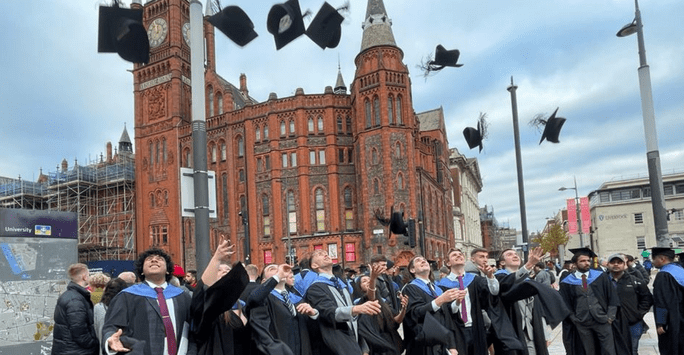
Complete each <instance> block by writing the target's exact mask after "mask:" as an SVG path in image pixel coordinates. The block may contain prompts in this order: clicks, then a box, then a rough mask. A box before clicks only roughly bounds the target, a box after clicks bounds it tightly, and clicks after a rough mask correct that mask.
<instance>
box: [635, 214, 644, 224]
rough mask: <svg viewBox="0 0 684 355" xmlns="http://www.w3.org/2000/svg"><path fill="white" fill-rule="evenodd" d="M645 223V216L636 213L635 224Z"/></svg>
mask: <svg viewBox="0 0 684 355" xmlns="http://www.w3.org/2000/svg"><path fill="white" fill-rule="evenodd" d="M643 223H644V214H643V213H635V214H634V224H643Z"/></svg>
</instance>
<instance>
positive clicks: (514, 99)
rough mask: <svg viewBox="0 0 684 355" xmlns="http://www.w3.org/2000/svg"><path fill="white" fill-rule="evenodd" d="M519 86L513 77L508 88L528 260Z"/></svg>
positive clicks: (523, 236) (522, 223) (521, 214)
mask: <svg viewBox="0 0 684 355" xmlns="http://www.w3.org/2000/svg"><path fill="white" fill-rule="evenodd" d="M517 89H518V87H517V86H516V85H515V84H513V77H511V85H510V86H509V87H508V88H506V90H508V92H510V93H511V108H512V111H513V138H514V140H515V142H514V143H515V165H516V167H517V171H518V199H519V200H520V227H521V228H522V243H523V245H524V246H523V253H524V255H525V260H527V255H528V248H529V246H528V245H527V241H528V235H527V212H526V210H525V185H524V181H523V170H522V153H521V152H520V130H519V129H518V100H517V97H516V90H517Z"/></svg>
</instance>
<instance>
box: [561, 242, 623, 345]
mask: <svg viewBox="0 0 684 355" xmlns="http://www.w3.org/2000/svg"><path fill="white" fill-rule="evenodd" d="M570 251H571V252H572V253H573V254H574V255H573V257H572V260H573V262H574V263H575V265H577V270H576V271H575V272H574V273H571V274H569V275H568V276H567V277H565V278H564V279H563V280H562V281H561V283H560V294H561V296H562V297H563V300H564V301H565V304H566V306H567V307H568V308H570V311H572V313H571V314H570V316H568V318H567V319H566V320H565V321H564V322H563V344H564V345H565V351H566V352H567V353H568V354H578V355H582V354H587V355H594V354H603V355H615V354H616V353H619V354H626V353H629V352H630V351H631V350H630V349H629V348H628V347H627V346H626V344H624V343H623V342H620V341H618V342H617V344H618V345H620V346H621V348H622V349H623V350H624V351H620V352H616V347H615V345H616V341H615V339H622V336H621V335H620V336H618V337H615V336H613V330H614V327H612V323H613V321H614V320H615V317H616V314H617V309H618V307H619V306H620V300H619V298H618V295H617V292H616V290H615V287H613V285H612V284H611V281H610V278H609V277H608V274H606V273H605V272H602V271H598V270H594V269H591V268H590V266H591V263H592V259H593V258H595V257H596V254H594V252H593V251H591V249H589V248H577V249H571V250H570Z"/></svg>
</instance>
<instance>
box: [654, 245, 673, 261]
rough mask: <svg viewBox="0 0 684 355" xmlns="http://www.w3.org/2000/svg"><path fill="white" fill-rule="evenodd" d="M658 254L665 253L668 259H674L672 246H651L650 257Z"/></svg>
mask: <svg viewBox="0 0 684 355" xmlns="http://www.w3.org/2000/svg"><path fill="white" fill-rule="evenodd" d="M658 255H665V256H667V257H669V258H670V259H674V256H675V252H674V250H672V248H663V247H654V248H651V257H652V258H655V257H656V256H658Z"/></svg>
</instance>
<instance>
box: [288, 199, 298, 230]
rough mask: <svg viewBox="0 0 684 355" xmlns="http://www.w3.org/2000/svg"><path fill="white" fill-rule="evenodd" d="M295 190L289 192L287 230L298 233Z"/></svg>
mask: <svg viewBox="0 0 684 355" xmlns="http://www.w3.org/2000/svg"><path fill="white" fill-rule="evenodd" d="M295 208H296V207H295V198H294V192H292V191H288V192H287V232H288V233H289V234H295V233H297V211H296V210H295Z"/></svg>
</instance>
